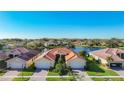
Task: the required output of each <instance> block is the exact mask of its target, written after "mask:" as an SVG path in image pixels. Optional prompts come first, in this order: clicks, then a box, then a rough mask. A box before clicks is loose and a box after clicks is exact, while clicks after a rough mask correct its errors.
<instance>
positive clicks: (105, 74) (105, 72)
mask: <svg viewBox="0 0 124 93" xmlns="http://www.w3.org/2000/svg"><path fill="white" fill-rule="evenodd" d="M87 73H88V75H89V76H118V74H117V73H116V72H114V71H112V70H107V69H104V72H94V71H87Z"/></svg>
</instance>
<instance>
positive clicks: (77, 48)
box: [72, 47, 102, 53]
mask: <svg viewBox="0 0 124 93" xmlns="http://www.w3.org/2000/svg"><path fill="white" fill-rule="evenodd" d="M100 49H102V48H99V47H90V48H89V47H76V48H73V49H72V50H73V51H75V52H80V51H86V52H87V53H88V52H91V51H95V50H100Z"/></svg>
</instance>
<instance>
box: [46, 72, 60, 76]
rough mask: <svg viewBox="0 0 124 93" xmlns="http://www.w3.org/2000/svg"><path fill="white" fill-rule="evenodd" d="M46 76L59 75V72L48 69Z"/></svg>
mask: <svg viewBox="0 0 124 93" xmlns="http://www.w3.org/2000/svg"><path fill="white" fill-rule="evenodd" d="M47 76H59V73H57V72H52V71H49V72H48V74H47Z"/></svg>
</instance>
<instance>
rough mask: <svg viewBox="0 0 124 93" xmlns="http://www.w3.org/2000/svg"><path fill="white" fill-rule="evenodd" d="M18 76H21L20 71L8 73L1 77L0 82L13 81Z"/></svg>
mask: <svg viewBox="0 0 124 93" xmlns="http://www.w3.org/2000/svg"><path fill="white" fill-rule="evenodd" d="M18 74H19V71H18V70H10V71H7V72H6V73H5V74H4V75H3V76H1V77H0V81H11V80H12V79H13V78H14V77H15V76H17V75H18Z"/></svg>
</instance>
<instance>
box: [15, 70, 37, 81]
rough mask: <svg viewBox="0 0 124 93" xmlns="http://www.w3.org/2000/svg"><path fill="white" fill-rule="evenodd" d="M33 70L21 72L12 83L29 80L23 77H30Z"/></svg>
mask: <svg viewBox="0 0 124 93" xmlns="http://www.w3.org/2000/svg"><path fill="white" fill-rule="evenodd" d="M34 71H35V69H24V70H23V71H22V72H20V73H19V74H18V76H22V77H19V78H14V79H13V80H14V81H28V80H29V79H30V78H28V77H26V78H24V77H23V76H32V75H33V73H34Z"/></svg>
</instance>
